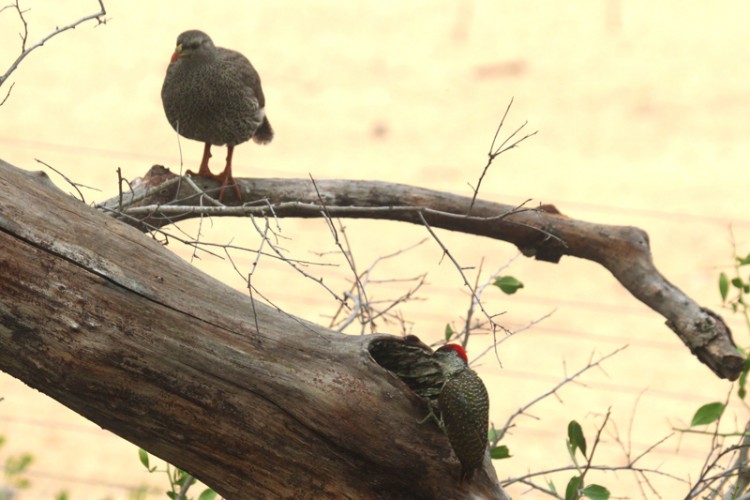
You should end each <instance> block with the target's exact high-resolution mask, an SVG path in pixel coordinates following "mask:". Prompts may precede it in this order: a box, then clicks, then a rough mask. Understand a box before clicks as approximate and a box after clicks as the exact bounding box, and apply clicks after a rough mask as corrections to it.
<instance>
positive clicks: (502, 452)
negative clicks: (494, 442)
mask: <svg viewBox="0 0 750 500" xmlns="http://www.w3.org/2000/svg"><path fill="white" fill-rule="evenodd" d="M510 456H511V455H510V451H509V450H508V447H507V446H505V445H504V444H503V445H500V446H493V447H492V448H490V457H491V458H492V459H493V460H502V459H503V458H510Z"/></svg>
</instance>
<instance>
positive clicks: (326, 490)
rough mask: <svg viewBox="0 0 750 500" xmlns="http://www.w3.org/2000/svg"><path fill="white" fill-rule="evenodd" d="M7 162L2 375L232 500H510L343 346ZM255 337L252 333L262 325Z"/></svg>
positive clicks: (421, 408)
mask: <svg viewBox="0 0 750 500" xmlns="http://www.w3.org/2000/svg"><path fill="white" fill-rule="evenodd" d="M45 180H46V176H44V174H28V173H25V172H23V171H21V170H18V169H15V168H14V167H11V166H10V165H8V164H6V163H3V162H1V161H0V283H1V285H0V342H2V349H0V369H2V370H3V371H5V372H7V373H9V374H11V375H13V376H15V377H17V378H19V379H21V380H23V381H24V382H26V383H27V384H29V385H30V386H32V387H35V388H37V389H38V390H40V391H42V392H44V393H46V394H48V395H49V396H51V397H53V398H55V399H57V400H58V401H60V402H61V403H63V404H64V405H66V406H68V407H70V408H72V409H73V410H75V411H77V412H78V413H80V414H81V415H83V416H85V417H86V418H89V419H90V420H92V421H94V422H96V423H97V424H99V425H101V426H102V427H104V428H106V429H109V430H111V431H113V432H115V433H116V434H119V435H120V436H122V437H124V438H126V439H128V440H130V441H132V442H133V443H135V444H137V445H139V446H142V447H143V448H145V449H147V450H148V451H150V452H152V453H154V454H156V455H158V456H160V457H161V458H163V459H165V460H168V461H170V462H172V463H174V464H175V465H177V466H178V467H181V468H183V469H186V470H187V471H189V472H191V473H193V474H194V475H196V476H197V477H198V478H199V479H201V480H203V481H204V482H206V483H207V484H208V485H210V486H212V487H213V488H215V489H216V490H217V491H218V492H219V493H220V494H222V495H224V496H226V497H228V498H277V497H286V498H326V497H331V498H333V497H335V498H347V497H348V498H435V497H443V498H462V497H468V496H472V495H476V497H479V498H504V494H503V492H502V490H501V489H500V487H499V485H498V483H497V479H496V477H495V473H494V469H493V468H492V465H491V463H490V461H489V458H487V459H486V460H485V464H484V468H483V470H481V471H479V473H477V474H475V477H474V479H473V480H472V481H471V482H467V483H464V484H460V483H459V482H458V480H457V478H458V474H459V470H460V466H459V463H458V461H457V459H456V458H455V456H454V455H453V453H452V451H451V448H450V444H449V443H448V440H447V438H446V437H445V436H444V435H443V434H442V433H441V431H440V430H439V429H438V428H437V426H435V425H434V424H424V425H418V424H417V419H419V418H421V417H423V416H424V414H425V410H426V406H425V403H424V402H423V401H422V400H420V399H419V398H417V397H416V396H415V395H414V394H413V393H412V392H411V391H410V390H408V388H407V386H406V385H405V384H404V383H402V382H401V381H400V380H398V379H397V378H396V377H394V376H392V374H391V373H390V372H388V371H386V370H385V369H383V368H382V367H381V366H379V365H378V364H377V363H376V362H375V361H374V360H373V359H372V357H371V356H370V354H369V352H368V346H369V344H370V343H371V342H372V341H373V340H375V339H380V340H381V341H382V339H384V338H390V337H388V336H383V335H377V336H362V337H359V336H358V337H354V336H345V335H341V334H336V333H334V332H331V331H328V330H325V329H323V328H321V327H319V326H316V325H313V324H310V323H307V322H305V321H302V320H299V319H297V318H294V317H291V316H289V315H285V314H283V313H280V312H277V311H275V310H272V309H271V308H269V307H266V306H264V305H263V304H260V303H255V304H253V303H252V302H251V300H250V299H249V298H248V297H247V296H246V295H243V294H241V293H239V292H237V291H235V290H232V289H230V288H229V287H227V286H226V285H224V284H222V283H220V282H218V281H216V280H214V279H213V278H211V277H209V276H206V275H205V274H202V273H201V272H199V271H197V270H196V269H194V268H193V267H192V266H190V265H189V264H187V263H185V262H184V261H182V260H181V259H179V258H178V257H176V256H175V255H173V254H172V253H170V252H169V251H167V250H166V249H164V248H163V247H162V246H161V245H160V244H159V243H158V242H156V241H155V240H153V239H151V238H149V237H148V236H146V235H144V234H143V233H141V232H139V231H137V230H136V229H134V228H132V227H129V226H127V225H125V224H122V223H121V222H119V221H117V220H114V219H112V218H111V217H106V216H104V215H103V214H101V213H99V212H97V211H96V210H93V209H91V208H89V207H87V206H86V205H84V204H82V203H80V202H78V201H75V200H74V199H72V198H70V197H69V196H67V195H65V194H63V193H61V192H59V191H57V190H56V189H55V188H53V187H51V185H50V183H48V182H45ZM256 325H257V326H258V327H259V328H258V329H256Z"/></svg>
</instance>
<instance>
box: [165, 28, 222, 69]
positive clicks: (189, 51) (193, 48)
mask: <svg viewBox="0 0 750 500" xmlns="http://www.w3.org/2000/svg"><path fill="white" fill-rule="evenodd" d="M215 49H216V47H214V42H213V41H212V40H211V37H210V36H208V35H207V34H205V33H203V32H202V31H200V30H189V31H185V32H184V33H182V34H181V35H180V36H178V37H177V46H176V47H175V49H174V54H172V61H171V62H175V61H176V60H177V59H182V58H183V57H191V56H193V55H198V56H200V55H208V54H211V53H213V52H214V50H215Z"/></svg>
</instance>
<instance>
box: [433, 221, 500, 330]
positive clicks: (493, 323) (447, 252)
mask: <svg viewBox="0 0 750 500" xmlns="http://www.w3.org/2000/svg"><path fill="white" fill-rule="evenodd" d="M418 215H419V218H420V220H421V221H422V224H423V225H424V227H425V228H426V229H427V231H428V232H429V233H430V235H431V236H432V238H433V239H434V240H435V241H436V242H437V244H438V245H439V246H440V248H441V249H442V250H443V255H445V256H447V257H448V259H450V261H451V262H452V263H453V265H454V267H455V268H456V270H458V273H459V274H460V275H461V279H463V282H464V285H465V286H466V287H467V288H468V289H469V292H470V293H471V295H472V297H473V300H476V303H477V305H478V306H479V309H480V310H481V311H482V313H484V315H485V317H486V318H487V320H488V321H489V323H490V325H491V326H492V331H493V332H494V331H495V330H496V329H497V328H500V329H501V330H503V331H504V332H505V333H510V331H509V330H508V329H507V328H505V327H504V326H502V325H500V324H499V323H497V322H496V321H495V320H494V319H493V318H494V315H490V313H488V312H487V310H486V309H485V308H484V305H483V304H482V302H481V301H480V300H479V297H478V296H477V293H476V290H474V288H473V287H472V286H471V283H469V280H468V279H467V278H466V273H464V270H463V268H462V267H461V265H460V264H459V263H458V261H456V258H455V257H453V254H452V253H451V252H450V250H448V247H446V246H445V244H443V242H442V241H441V240H440V238H438V235H437V234H436V233H435V231H433V229H432V227H430V224H429V223H428V222H427V219H425V217H424V215H423V214H422V212H418Z"/></svg>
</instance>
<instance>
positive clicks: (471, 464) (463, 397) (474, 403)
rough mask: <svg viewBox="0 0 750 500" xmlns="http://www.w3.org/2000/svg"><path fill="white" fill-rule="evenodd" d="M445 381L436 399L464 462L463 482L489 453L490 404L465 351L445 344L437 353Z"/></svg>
mask: <svg viewBox="0 0 750 500" xmlns="http://www.w3.org/2000/svg"><path fill="white" fill-rule="evenodd" d="M433 359H434V360H435V361H436V362H437V363H438V364H439V365H440V368H441V370H442V371H443V376H444V378H443V380H444V381H445V382H444V384H443V387H442V389H441V390H440V394H439V395H438V397H437V402H438V406H439V408H440V414H441V417H442V418H441V420H442V425H441V427H442V428H443V430H444V431H445V434H446V435H447V436H448V440H449V441H450V443H451V446H452V447H453V451H454V452H455V453H456V456H457V457H458V460H459V461H460V462H461V480H463V479H468V478H471V476H472V474H473V473H474V470H476V469H478V468H480V467H481V466H482V462H483V461H484V454H485V451H486V449H487V428H488V420H489V411H490V401H489V396H488V394H487V389H486V388H485V387H484V383H483V382H482V379H481V378H479V375H477V373H476V372H475V371H474V370H472V369H471V368H469V360H468V358H467V357H466V351H464V348H463V347H461V346H460V345H458V344H446V345H444V346H442V347H441V348H440V349H438V350H437V351H435V353H434V354H433Z"/></svg>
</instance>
